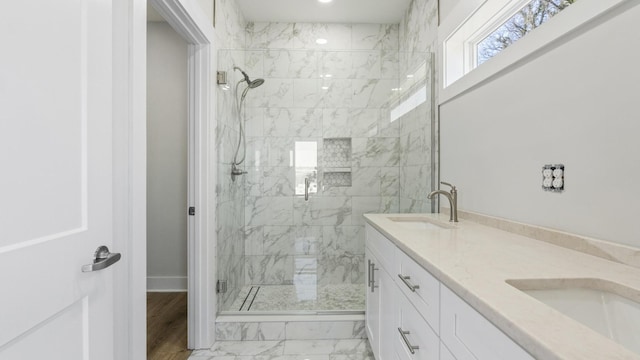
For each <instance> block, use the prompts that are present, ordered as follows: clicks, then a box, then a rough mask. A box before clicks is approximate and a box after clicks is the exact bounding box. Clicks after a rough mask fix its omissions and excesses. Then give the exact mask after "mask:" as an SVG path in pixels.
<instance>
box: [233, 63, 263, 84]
mask: <svg viewBox="0 0 640 360" xmlns="http://www.w3.org/2000/svg"><path fill="white" fill-rule="evenodd" d="M233 69H234V70H238V71H240V72H241V73H242V76H244V80H241V81H246V82H247V86H249V88H250V89H255V88H257V87H258V86H260V85H262V84H264V79H255V80H253V81H251V79H249V75H247V73H246V72H244V70H242V69H240V68H239V67H237V66H234V67H233Z"/></svg>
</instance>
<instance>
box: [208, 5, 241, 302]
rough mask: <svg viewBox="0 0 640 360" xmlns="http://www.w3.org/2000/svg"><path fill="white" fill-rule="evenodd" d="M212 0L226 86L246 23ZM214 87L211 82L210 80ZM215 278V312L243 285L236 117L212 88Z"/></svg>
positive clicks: (229, 97) (228, 96)
mask: <svg viewBox="0 0 640 360" xmlns="http://www.w3.org/2000/svg"><path fill="white" fill-rule="evenodd" d="M215 1H216V28H215V32H216V39H217V50H218V59H217V70H224V71H227V73H228V75H229V84H235V83H236V82H237V81H238V80H240V78H239V77H238V74H237V73H235V72H234V71H233V66H234V65H239V66H242V65H243V64H244V52H243V51H242V49H243V48H244V43H245V33H244V28H245V27H246V22H245V20H244V18H243V16H242V13H241V12H240V9H239V8H238V7H237V5H236V2H235V1H234V0H215ZM214 84H215V80H214ZM215 92H216V120H217V121H216V129H215V146H216V152H217V154H216V167H217V174H218V177H217V179H216V196H217V203H216V214H217V218H216V235H217V244H216V257H217V259H216V261H217V277H216V279H220V280H226V281H227V288H228V290H227V292H226V293H224V294H219V295H218V307H219V309H222V310H225V309H227V308H228V307H229V306H230V304H231V303H233V301H234V300H235V298H236V296H237V294H238V293H239V292H240V289H241V288H242V287H243V286H244V281H245V276H244V262H245V254H244V197H245V188H244V181H243V179H242V178H240V179H239V181H235V182H233V181H231V163H232V160H233V156H234V152H235V149H236V146H237V143H238V135H239V130H238V118H237V114H236V111H235V105H234V98H233V91H230V90H229V91H223V90H222V89H220V88H216V90H215Z"/></svg>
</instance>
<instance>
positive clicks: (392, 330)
mask: <svg viewBox="0 0 640 360" xmlns="http://www.w3.org/2000/svg"><path fill="white" fill-rule="evenodd" d="M375 275H376V277H377V278H376V280H377V283H378V286H379V287H378V289H376V290H377V291H379V293H380V341H379V348H380V358H379V359H380V360H386V359H393V356H394V347H393V346H394V345H393V341H392V339H393V336H394V335H395V334H397V329H396V328H397V326H396V323H397V320H396V318H397V317H396V312H397V308H398V305H397V304H396V298H397V297H398V296H402V294H400V292H399V289H398V287H397V286H396V284H395V283H394V281H393V278H392V277H391V275H389V273H387V271H386V270H385V269H384V268H380V270H378V271H377V272H376V273H375Z"/></svg>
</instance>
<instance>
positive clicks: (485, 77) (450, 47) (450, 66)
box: [438, 0, 633, 105]
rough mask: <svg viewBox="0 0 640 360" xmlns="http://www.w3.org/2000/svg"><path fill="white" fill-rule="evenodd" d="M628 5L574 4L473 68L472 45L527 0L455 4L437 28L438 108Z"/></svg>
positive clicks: (616, 0) (609, 0) (600, 0)
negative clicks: (439, 82)
mask: <svg viewBox="0 0 640 360" xmlns="http://www.w3.org/2000/svg"><path fill="white" fill-rule="evenodd" d="M629 1H633V0H580V1H578V2H576V3H575V4H572V5H571V6H570V7H568V8H567V9H565V10H563V11H562V12H560V13H558V14H557V15H555V16H553V17H552V18H551V19H549V20H548V21H547V22H545V26H540V27H538V28H537V29H536V31H532V32H530V33H529V34H527V35H526V36H524V37H522V38H521V39H519V40H518V41H516V42H515V43H513V44H512V45H510V46H509V47H507V48H506V49H504V50H503V51H501V52H500V53H499V54H496V55H495V56H494V57H492V58H491V59H489V60H487V61H486V62H484V63H483V64H482V66H477V67H475V63H476V61H477V44H478V43H479V42H480V41H482V40H483V39H484V37H486V36H487V35H489V34H490V33H491V32H493V31H495V30H496V29H497V28H498V27H500V26H501V25H502V24H504V22H505V21H507V20H508V19H509V18H510V17H511V16H513V15H514V14H515V13H516V12H517V11H519V10H520V9H521V8H522V7H523V6H524V5H526V4H527V3H528V2H529V0H515V1H512V0H475V1H468V0H463V1H460V2H459V3H458V5H457V6H456V7H455V8H454V9H453V10H452V11H451V13H450V14H449V15H448V16H447V18H445V19H443V21H442V23H441V24H440V26H439V28H438V43H439V47H440V54H441V57H440V64H441V66H440V71H441V77H440V78H441V79H442V83H441V86H440V91H439V97H438V99H439V100H438V103H439V104H440V105H442V104H444V103H447V102H449V101H451V100H453V99H454V98H456V97H458V96H460V95H462V94H464V93H466V92H468V91H469V90H471V89H473V88H476V87H477V86H479V85H481V84H483V83H485V82H487V81H490V80H491V79H493V78H495V77H496V76H499V75H500V74H501V73H504V72H505V71H507V70H508V69H510V68H512V67H514V66H521V65H522V64H524V63H526V62H527V61H530V60H531V59H532V58H533V57H534V56H535V54H538V53H540V52H541V51H548V50H549V49H552V48H554V47H557V46H561V45H562V44H563V43H565V42H566V41H567V40H568V39H569V36H568V35H569V34H570V33H573V32H574V31H575V30H577V29H578V28H585V29H584V30H583V29H581V31H586V30H588V29H589V28H590V26H589V23H592V22H593V20H595V19H597V18H599V17H601V16H604V15H605V14H606V13H608V12H609V11H611V10H613V9H615V8H616V7H618V6H619V5H622V4H623V3H626V2H629ZM592 26H593V25H592ZM483 36H484V37H483Z"/></svg>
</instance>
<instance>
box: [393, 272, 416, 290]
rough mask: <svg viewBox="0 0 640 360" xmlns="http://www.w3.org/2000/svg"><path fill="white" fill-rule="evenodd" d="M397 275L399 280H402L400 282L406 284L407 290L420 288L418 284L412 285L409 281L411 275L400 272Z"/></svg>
mask: <svg viewBox="0 0 640 360" xmlns="http://www.w3.org/2000/svg"><path fill="white" fill-rule="evenodd" d="M398 277H399V278H400V280H402V282H403V283H404V284H405V285H407V287H408V288H409V290H411V291H413V292H416V289H420V286H419V285H413V284H412V283H410V282H409V280H411V276H404V275H402V274H398Z"/></svg>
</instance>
